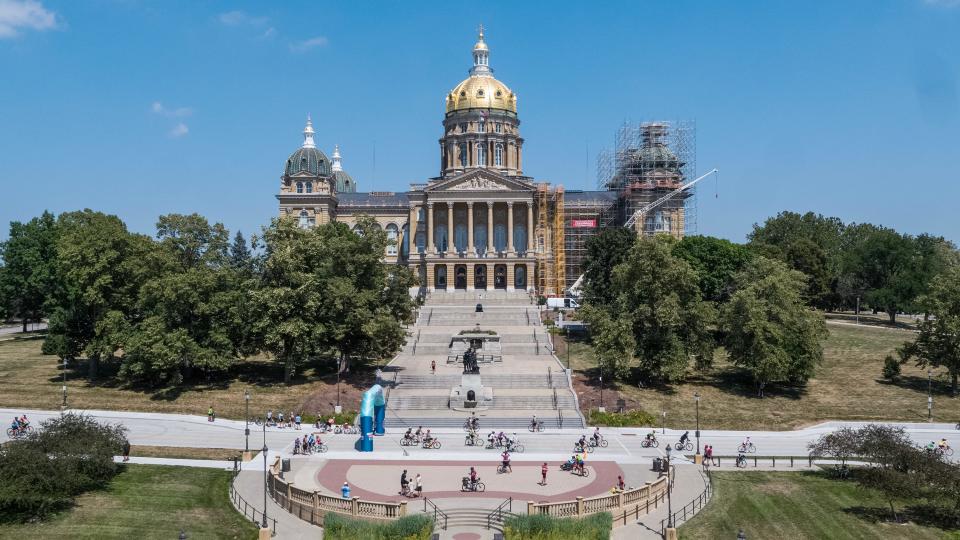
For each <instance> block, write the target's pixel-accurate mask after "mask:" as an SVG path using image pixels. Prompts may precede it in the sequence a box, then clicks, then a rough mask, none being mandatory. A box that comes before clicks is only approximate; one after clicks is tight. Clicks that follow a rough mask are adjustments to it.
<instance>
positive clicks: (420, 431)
mask: <svg viewBox="0 0 960 540" xmlns="http://www.w3.org/2000/svg"><path fill="white" fill-rule="evenodd" d="M422 435H423V426H417V431H415V432H414V434H413V436H414V439H415V440H417V441H419V440H420V437H421V436H422Z"/></svg>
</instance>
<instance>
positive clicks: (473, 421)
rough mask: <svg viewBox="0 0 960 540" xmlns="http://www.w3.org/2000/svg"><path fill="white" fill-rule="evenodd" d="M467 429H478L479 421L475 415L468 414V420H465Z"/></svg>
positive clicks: (473, 413)
mask: <svg viewBox="0 0 960 540" xmlns="http://www.w3.org/2000/svg"><path fill="white" fill-rule="evenodd" d="M467 427H468V428H471V429H477V428H479V427H480V419H479V418H477V413H475V412H472V413H470V418H467Z"/></svg>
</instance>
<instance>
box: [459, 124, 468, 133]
mask: <svg viewBox="0 0 960 540" xmlns="http://www.w3.org/2000/svg"><path fill="white" fill-rule="evenodd" d="M466 132H467V123H466V122H462V123H461V124H460V133H466Z"/></svg>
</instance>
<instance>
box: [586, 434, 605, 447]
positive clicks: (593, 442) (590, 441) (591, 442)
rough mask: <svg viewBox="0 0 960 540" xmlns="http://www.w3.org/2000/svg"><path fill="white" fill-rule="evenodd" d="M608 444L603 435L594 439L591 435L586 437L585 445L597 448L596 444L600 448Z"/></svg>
mask: <svg viewBox="0 0 960 540" xmlns="http://www.w3.org/2000/svg"><path fill="white" fill-rule="evenodd" d="M608 444H609V443H608V442H607V440H606V439H604V438H603V435H601V436H600V439H599V440H594V439H593V437H591V438H589V439H587V446H592V447H594V448H597V447H598V446H599V447H600V448H606V447H607V445H608Z"/></svg>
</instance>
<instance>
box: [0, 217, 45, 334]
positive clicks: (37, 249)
mask: <svg viewBox="0 0 960 540" xmlns="http://www.w3.org/2000/svg"><path fill="white" fill-rule="evenodd" d="M56 225H57V224H56V219H55V218H54V216H53V214H51V213H50V212H44V213H43V214H42V215H40V216H39V217H35V218H33V219H31V220H30V221H28V222H27V223H20V222H17V221H12V222H10V237H9V238H8V239H7V241H6V242H3V243H0V258H2V259H3V261H4V270H3V272H2V273H0V301H2V302H3V304H4V307H5V308H6V311H7V312H9V313H10V314H11V315H14V316H17V317H20V319H21V321H22V323H23V331H24V332H26V331H27V323H29V322H30V321H40V319H42V318H43V317H44V316H45V315H46V314H47V310H46V306H47V303H48V299H49V297H50V295H51V294H52V293H53V290H54V288H55V287H56V286H57V277H56V260H57V257H56V245H57V226H56Z"/></svg>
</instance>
